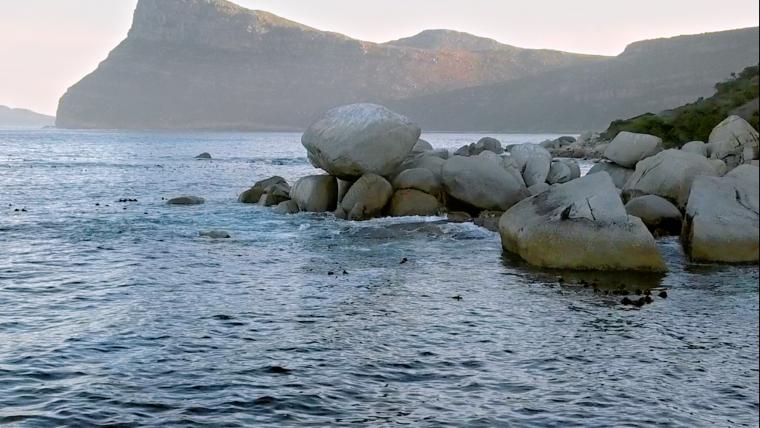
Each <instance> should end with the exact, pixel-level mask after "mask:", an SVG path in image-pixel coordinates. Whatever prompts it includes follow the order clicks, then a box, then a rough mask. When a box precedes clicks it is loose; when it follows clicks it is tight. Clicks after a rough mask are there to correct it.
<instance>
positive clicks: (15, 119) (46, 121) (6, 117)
mask: <svg viewBox="0 0 760 428" xmlns="http://www.w3.org/2000/svg"><path fill="white" fill-rule="evenodd" d="M54 123H55V117H53V116H48V115H46V114H42V113H37V112H35V111H32V110H28V109H25V108H11V107H8V106H4V105H0V126H12V127H17V126H18V127H42V126H50V125H53V124H54Z"/></svg>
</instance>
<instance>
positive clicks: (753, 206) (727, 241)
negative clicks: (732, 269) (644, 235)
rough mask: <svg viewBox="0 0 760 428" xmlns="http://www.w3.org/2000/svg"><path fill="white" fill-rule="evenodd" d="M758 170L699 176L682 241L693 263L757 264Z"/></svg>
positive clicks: (750, 168)
mask: <svg viewBox="0 0 760 428" xmlns="http://www.w3.org/2000/svg"><path fill="white" fill-rule="evenodd" d="M759 171H760V170H759V169H758V167H756V166H753V165H741V166H739V167H737V168H736V169H734V170H733V171H731V172H729V173H728V174H726V175H725V176H724V177H697V179H696V180H694V183H693V184H692V186H691V196H689V203H688V204H687V205H686V215H685V217H684V225H683V231H682V232H681V239H682V241H683V244H684V249H685V251H686V254H687V255H688V256H689V257H690V258H691V259H692V260H694V261H704V262H725V263H749V262H755V263H757V262H758V240H759V238H758V236H759V234H760V227H759V226H758V223H759V222H760V219H759V217H758V212H760V204H759V203H758V192H759V191H760V186H759V183H758V181H759V179H758V177H760V173H759Z"/></svg>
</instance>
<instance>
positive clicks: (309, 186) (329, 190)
mask: <svg viewBox="0 0 760 428" xmlns="http://www.w3.org/2000/svg"><path fill="white" fill-rule="evenodd" d="M290 197H291V199H292V200H294V201H295V202H296V205H298V209H299V210H300V211H305V212H328V211H333V210H335V207H336V206H337V204H338V183H337V181H336V179H335V177H333V176H331V175H309V176H306V177H303V178H301V179H299V180H298V181H296V182H295V184H293V188H292V189H291V190H290Z"/></svg>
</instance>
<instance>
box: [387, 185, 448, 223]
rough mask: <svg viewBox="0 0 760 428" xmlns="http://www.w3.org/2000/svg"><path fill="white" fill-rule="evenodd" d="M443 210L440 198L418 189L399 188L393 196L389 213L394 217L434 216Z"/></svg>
mask: <svg viewBox="0 0 760 428" xmlns="http://www.w3.org/2000/svg"><path fill="white" fill-rule="evenodd" d="M440 211H441V204H440V203H439V202H438V199H437V198H436V197H435V196H433V195H430V194H428V193H425V192H422V191H419V190H416V189H402V190H397V191H396V193H394V194H393V197H392V198H391V204H390V208H389V214H390V215H391V216H393V217H404V216H415V215H419V216H433V215H438V214H439V213H440Z"/></svg>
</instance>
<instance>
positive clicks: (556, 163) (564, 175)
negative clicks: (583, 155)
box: [546, 159, 581, 184]
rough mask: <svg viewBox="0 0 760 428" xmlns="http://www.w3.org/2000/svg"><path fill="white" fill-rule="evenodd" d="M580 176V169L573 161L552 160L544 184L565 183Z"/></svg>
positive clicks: (576, 162)
mask: <svg viewBox="0 0 760 428" xmlns="http://www.w3.org/2000/svg"><path fill="white" fill-rule="evenodd" d="M580 176H581V167H580V165H578V161H576V160H575V159H554V160H553V161H552V163H551V166H550V167H549V175H547V176H546V182H547V183H549V184H557V183H567V182H568V181H570V180H575V179H576V178H580Z"/></svg>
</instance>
